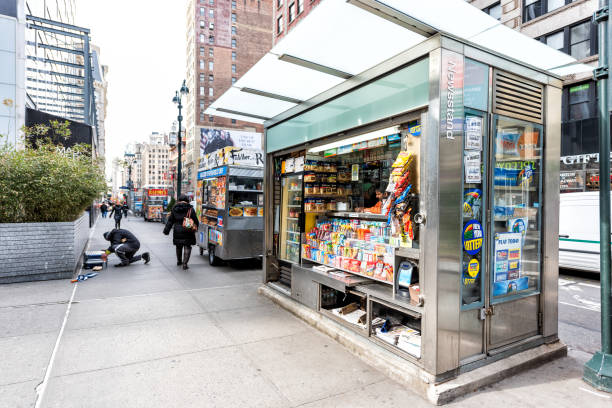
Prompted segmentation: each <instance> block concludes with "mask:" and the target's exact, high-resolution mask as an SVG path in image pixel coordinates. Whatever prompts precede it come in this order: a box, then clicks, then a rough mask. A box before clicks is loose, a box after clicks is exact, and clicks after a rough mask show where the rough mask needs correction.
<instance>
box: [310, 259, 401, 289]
mask: <svg viewBox="0 0 612 408" xmlns="http://www.w3.org/2000/svg"><path fill="white" fill-rule="evenodd" d="M302 259H303V260H305V261H310V262H314V263H317V264H319V265H325V266H329V267H330V268H334V269H337V270H339V271H342V272H348V273H352V274H353V275H356V276H360V277H364V278H368V279H371V280H373V281H377V282H381V283H386V284H387V285H393V282H388V281H385V280H382V279H378V278H375V277H373V276H365V275H362V274H361V273H357V272H355V271H349V270H348V269H343V268H340V267H337V266H334V265H330V264H326V263H323V262H319V261H316V260H314V259H310V258H306V257H305V256H302ZM394 273H395V271H394Z"/></svg>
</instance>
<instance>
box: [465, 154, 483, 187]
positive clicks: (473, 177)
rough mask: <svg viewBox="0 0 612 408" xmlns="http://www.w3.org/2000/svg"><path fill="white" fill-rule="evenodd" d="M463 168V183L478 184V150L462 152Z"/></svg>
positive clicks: (479, 181)
mask: <svg viewBox="0 0 612 408" xmlns="http://www.w3.org/2000/svg"><path fill="white" fill-rule="evenodd" d="M463 155H464V156H463V160H464V168H465V183H466V184H478V183H482V175H481V172H480V152H471V151H465V152H463Z"/></svg>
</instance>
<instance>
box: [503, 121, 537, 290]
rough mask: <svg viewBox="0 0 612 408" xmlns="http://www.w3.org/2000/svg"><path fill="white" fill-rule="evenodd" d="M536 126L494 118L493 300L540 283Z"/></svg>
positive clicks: (532, 287)
mask: <svg viewBox="0 0 612 408" xmlns="http://www.w3.org/2000/svg"><path fill="white" fill-rule="evenodd" d="M541 146H542V127H541V126H539V125H536V124H532V123H529V122H525V121H521V120H517V119H510V118H504V117H501V116H499V117H496V118H495V140H494V144H493V149H494V152H495V156H494V175H493V177H494V180H493V196H492V200H493V228H492V231H493V238H494V239H493V242H492V248H491V258H492V259H491V265H492V269H491V271H492V273H491V285H492V295H493V299H494V300H495V299H498V300H499V299H500V298H506V297H510V296H514V295H523V294H527V293H531V292H535V291H538V290H539V287H540V263H541V259H540V244H541V202H542V155H541V149H542V148H541Z"/></svg>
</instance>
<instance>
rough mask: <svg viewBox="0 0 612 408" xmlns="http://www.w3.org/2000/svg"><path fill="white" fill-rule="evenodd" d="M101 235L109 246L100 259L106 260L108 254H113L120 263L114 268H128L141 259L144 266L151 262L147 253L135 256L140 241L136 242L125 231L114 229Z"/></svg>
mask: <svg viewBox="0 0 612 408" xmlns="http://www.w3.org/2000/svg"><path fill="white" fill-rule="evenodd" d="M103 235H104V239H105V240H107V241H110V246H109V247H108V249H106V253H105V255H103V256H102V258H103V259H104V260H106V259H107V257H108V254H110V253H113V252H114V253H115V254H117V256H118V257H119V259H120V260H121V262H120V263H118V264H116V265H115V266H128V265H129V264H131V263H133V262H138V261H140V260H141V259H144V261H145V264H148V263H149V262H150V261H151V256H150V255H149V253H148V252H143V253H142V255H136V252H138V250H139V249H140V241H138V238H136V236H135V235H134V234H132V233H131V232H130V231H128V230H125V229H114V230H111V231H108V232H105V233H104V234H103Z"/></svg>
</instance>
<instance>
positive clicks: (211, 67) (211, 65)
mask: <svg viewBox="0 0 612 408" xmlns="http://www.w3.org/2000/svg"><path fill="white" fill-rule="evenodd" d="M214 66H215V63H214V62H212V61H208V70H209V71H212V70H213V68H214Z"/></svg>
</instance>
